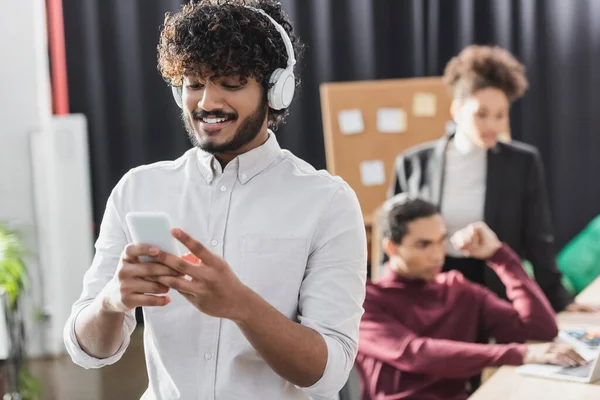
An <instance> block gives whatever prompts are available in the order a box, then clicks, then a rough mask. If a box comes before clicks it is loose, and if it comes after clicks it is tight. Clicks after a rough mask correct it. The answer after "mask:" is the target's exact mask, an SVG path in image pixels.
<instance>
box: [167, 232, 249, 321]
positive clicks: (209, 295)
mask: <svg viewBox="0 0 600 400" xmlns="http://www.w3.org/2000/svg"><path fill="white" fill-rule="evenodd" d="M173 236H174V237H175V238H176V239H177V240H179V241H180V242H181V243H182V244H183V245H184V246H185V247H187V248H188V250H189V251H190V252H191V253H192V254H193V255H194V256H196V257H197V259H198V260H197V262H193V261H192V260H191V259H192V257H190V256H184V257H182V258H180V257H176V256H174V255H172V254H168V253H164V252H160V253H159V254H158V255H157V256H156V257H155V259H156V261H157V262H159V263H161V264H164V265H167V266H169V267H171V268H172V269H173V270H174V271H177V272H178V273H179V276H158V277H156V278H155V281H156V282H158V283H160V284H161V285H164V286H166V287H170V288H172V289H175V290H177V291H178V292H179V293H181V294H182V295H183V296H184V297H185V298H186V299H188V300H189V301H190V303H192V304H193V305H194V306H195V307H196V308H197V309H198V310H200V311H201V312H203V313H205V314H208V315H210V316H213V317H217V318H226V319H230V320H232V321H234V322H238V321H240V320H242V319H243V316H244V315H245V313H246V308H247V301H246V299H249V298H251V297H252V294H254V292H252V290H251V289H250V288H248V287H247V286H245V285H244V284H243V283H242V282H241V281H240V280H239V279H238V277H237V276H236V275H235V274H234V273H233V271H232V270H231V267H230V266H229V265H228V264H227V263H226V262H225V260H223V259H222V258H221V257H219V256H217V255H216V254H214V253H212V252H211V251H209V250H208V249H207V248H206V247H204V246H203V245H202V244H201V243H200V242H198V241H196V240H194V239H193V238H192V237H191V236H190V235H188V234H187V233H185V232H183V231H182V230H180V229H173ZM186 277H188V278H187V279H186Z"/></svg>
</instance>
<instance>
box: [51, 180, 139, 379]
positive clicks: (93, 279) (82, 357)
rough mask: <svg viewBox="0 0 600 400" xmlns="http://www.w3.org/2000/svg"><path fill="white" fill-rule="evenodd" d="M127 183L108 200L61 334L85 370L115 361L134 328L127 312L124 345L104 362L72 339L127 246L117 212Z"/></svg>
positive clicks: (131, 313)
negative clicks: (90, 258) (81, 317)
mask: <svg viewBox="0 0 600 400" xmlns="http://www.w3.org/2000/svg"><path fill="white" fill-rule="evenodd" d="M126 181H127V175H126V176H125V177H124V178H123V179H122V180H121V182H119V184H117V186H116V187H115V189H114V190H113V192H112V193H111V195H110V197H109V199H108V202H107V205H106V210H105V212H104V217H103V219H102V224H101V226H100V235H99V236H98V240H97V241H96V245H95V247H96V253H95V255H94V259H93V261H92V265H91V267H90V268H89V269H88V271H87V272H86V273H85V276H84V278H83V291H82V293H81V296H80V297H79V299H78V300H77V301H76V302H75V304H74V305H73V307H72V310H71V315H70V316H69V319H68V320H67V323H66V324H65V328H64V332H63V339H64V342H65V346H66V349H67V352H68V353H69V355H70V356H71V358H72V360H73V362H74V363H75V364H77V365H79V366H81V367H84V368H86V369H87V368H100V367H103V366H105V365H110V364H114V363H115V362H117V361H118V360H119V359H120V358H121V356H122V355H123V353H124V352H125V350H126V349H127V346H128V345H129V340H130V336H131V333H132V332H133V330H134V329H135V326H136V321H135V313H134V311H131V312H128V313H126V314H125V322H124V324H123V332H122V336H123V343H122V345H121V347H120V348H119V350H118V351H117V352H116V353H115V354H114V355H112V356H111V357H108V358H103V359H98V358H95V357H92V356H90V355H89V354H87V353H86V352H85V351H84V350H83V349H82V348H81V346H80V345H79V342H78V341H77V337H76V336H75V321H76V319H77V316H78V315H79V313H81V311H82V310H83V309H84V308H86V307H87V306H88V305H90V304H91V303H92V301H94V299H95V298H96V296H98V294H99V293H100V292H101V291H102V289H104V287H105V286H106V284H107V283H108V282H109V281H110V280H111V279H112V278H113V276H114V275H115V272H116V271H117V268H118V266H119V262H120V259H121V254H122V253H123V250H124V249H125V247H126V246H127V243H128V240H127V235H126V233H125V230H124V228H123V226H124V225H123V218H121V215H120V214H121V213H120V212H119V210H122V209H123V190H124V186H125V183H126Z"/></svg>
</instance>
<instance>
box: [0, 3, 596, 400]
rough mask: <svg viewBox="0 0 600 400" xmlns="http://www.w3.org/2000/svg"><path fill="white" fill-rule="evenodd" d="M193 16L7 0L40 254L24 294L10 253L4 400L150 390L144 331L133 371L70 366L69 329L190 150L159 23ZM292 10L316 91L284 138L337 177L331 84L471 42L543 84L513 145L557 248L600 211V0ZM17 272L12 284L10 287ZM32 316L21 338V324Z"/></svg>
mask: <svg viewBox="0 0 600 400" xmlns="http://www.w3.org/2000/svg"><path fill="white" fill-rule="evenodd" d="M183 3H184V1H182V0H144V1H142V0H127V1H117V0H102V1H100V0H85V1H81V0H46V1H42V0H19V1H14V0H0V52H1V54H2V62H1V64H0V221H2V228H0V229H1V231H0V232H1V234H0V240H3V238H10V240H12V242H11V243H15V240H17V239H15V240H13V238H15V237H18V240H17V241H18V243H20V245H21V247H23V248H24V249H25V250H27V251H26V252H25V253H22V252H19V253H18V257H16V258H15V259H17V260H19V262H20V264H19V265H22V266H23V267H24V269H26V271H27V274H28V286H27V287H26V288H25V287H23V288H21V286H22V285H21V283H22V275H19V274H18V273H15V272H14V268H13V269H10V268H9V267H7V265H9V264H8V261H6V260H8V254H9V253H7V252H6V251H4V252H3V251H1V250H2V248H0V260H3V261H0V279H5V281H0V286H2V285H4V287H5V290H6V294H4V295H3V296H4V297H3V302H4V307H3V309H4V313H5V314H6V315H7V320H8V324H7V325H6V328H5V331H4V332H5V333H4V336H3V339H2V340H4V342H5V343H6V345H5V347H6V349H7V350H6V355H5V357H4V361H2V362H1V364H2V374H1V376H0V379H1V380H2V381H1V385H0V388H2V390H3V391H5V392H10V391H16V390H17V388H16V385H17V382H18V379H16V376H17V372H16V371H17V370H19V369H22V370H28V371H29V373H30V374H32V375H33V377H32V378H31V379H29V380H27V382H26V383H25V384H23V382H21V389H23V387H30V386H31V390H32V391H33V392H36V391H37V392H41V395H40V396H41V397H40V396H38V398H42V399H61V400H62V399H92V400H94V399H116V398H119V399H135V398H139V395H141V393H142V392H143V390H144V389H145V384H146V381H145V379H146V371H145V369H144V360H143V351H142V348H141V344H140V343H141V336H139V335H138V339H137V342H135V341H134V342H135V343H137V345H136V344H135V343H134V345H133V347H132V348H131V349H130V351H129V352H128V355H127V358H126V359H124V360H122V361H121V362H120V363H118V364H116V365H115V366H112V367H110V368H107V369H105V370H103V371H84V370H81V369H79V368H78V367H75V366H74V365H72V364H71V363H70V360H69V359H67V358H66V357H65V356H64V351H63V347H62V346H63V345H62V326H63V325H64V322H65V321H66V318H67V316H68V314H69V311H70V306H71V304H72V303H73V302H74V300H75V299H76V298H77V297H78V295H79V293H80V291H81V279H82V276H83V273H84V272H85V270H86V269H87V268H88V266H89V263H90V261H91V257H92V255H93V247H92V245H93V241H94V240H95V237H96V235H97V233H98V228H99V223H100V221H101V218H102V215H103V212H104V206H105V203H106V200H107V198H108V196H109V194H110V191H111V190H112V188H113V186H114V185H115V184H116V183H117V181H118V180H119V179H120V178H121V176H122V175H123V174H124V173H125V172H127V170H128V169H130V168H132V167H135V166H138V165H140V164H147V163H151V162H155V161H158V160H164V159H174V158H176V157H178V156H179V155H181V154H182V153H183V152H184V151H186V150H187V149H188V148H189V147H190V143H189V141H188V137H187V135H186V133H185V130H184V129H183V125H182V123H181V119H180V115H179V113H180V110H179V109H178V108H177V107H176V105H175V104H174V103H173V101H172V98H171V94H170V89H169V87H168V86H167V85H166V83H165V82H164V81H163V80H162V79H161V77H160V75H159V74H158V72H157V69H156V45H157V42H158V35H159V27H160V25H161V23H162V21H163V20H164V16H165V13H166V12H169V11H174V10H177V9H178V8H179V7H180V5H181V4H183ZM282 6H283V9H284V10H285V11H286V12H287V13H288V15H289V16H290V18H291V20H292V21H293V25H294V28H295V30H296V32H298V34H299V36H300V38H301V39H302V40H303V41H304V42H305V43H306V44H307V51H306V55H305V58H304V62H303V64H302V65H300V66H298V70H297V73H298V74H299V75H300V76H301V79H302V88H301V90H300V92H299V93H298V95H297V97H296V98H295V101H294V103H293V105H292V107H291V110H290V115H289V117H288V118H287V122H286V123H285V124H284V125H283V126H282V127H281V128H280V129H279V131H278V132H277V135H278V140H279V142H280V144H281V145H282V147H284V148H287V149H289V150H291V151H292V152H293V153H295V154H296V155H297V156H299V157H301V158H303V159H304V160H306V161H307V162H309V163H310V164H312V165H313V166H314V167H316V168H318V169H320V168H325V167H326V155H325V154H326V152H325V143H324V134H323V120H322V106H321V97H320V91H319V90H320V86H321V85H322V84H324V83H327V82H342V81H343V82H348V81H365V80H368V81H372V80H382V79H402V78H412V77H426V76H440V75H441V74H442V73H443V69H444V66H445V65H446V63H447V62H448V60H449V59H450V58H451V57H452V56H454V55H455V54H457V53H458V52H459V51H460V50H461V49H463V48H464V47H465V46H467V45H469V44H473V43H476V44H497V45H499V46H501V47H504V48H506V49H507V50H509V51H510V52H512V53H513V54H514V55H515V56H516V57H517V58H518V59H519V60H520V61H521V62H523V63H524V64H525V66H526V68H527V76H528V79H529V82H530V88H529V90H528V92H527V93H526V95H525V97H524V98H522V99H520V100H519V101H517V102H516V103H515V104H514V105H513V106H512V108H511V129H510V133H511V137H512V139H514V140H519V141H523V142H526V143H528V144H531V145H533V146H535V147H537V148H538V149H539V151H540V154H541V157H542V159H543V162H544V166H545V178H546V184H547V190H548V197H549V201H550V206H551V214H552V218H553V225H554V230H555V235H556V242H555V244H556V247H557V250H560V249H562V248H564V247H565V246H566V245H567V244H569V243H570V241H572V240H573V239H574V238H576V237H577V235H578V234H580V232H582V231H583V230H584V229H585V228H586V226H588V224H590V222H591V221H593V220H594V218H595V217H596V216H598V215H599V214H600V185H599V184H598V177H597V176H596V174H597V172H598V171H600V157H598V155H599V154H600V135H599V132H598V131H599V129H600V74H598V71H600V24H598V21H600V1H598V0H577V1H570V0H477V1H476V0H282ZM440 135H443V132H440ZM12 231H17V232H18V236H14V235H13V234H11V233H10V232H12ZM10 240H9V239H5V240H4V241H3V242H0V243H7V242H8V241H10ZM3 246H6V245H3ZM11 254H12V253H11ZM10 265H14V264H10ZM3 269H9V270H10V271H12V272H11V273H10V274H8V275H10V279H12V281H11V280H10V279H9V278H1V277H4V276H5V275H6V276H8V275H7V273H5V272H4V270H3ZM10 285H13V286H10ZM15 285H16V286H15ZM14 287H17V289H11V288H14ZM580 289H581V288H576V287H575V288H572V290H575V291H577V290H580ZM11 290H12V292H11ZM14 293H16V294H14ZM11 296H13V297H11ZM15 304H16V305H17V306H15ZM15 310H17V311H15ZM19 321H23V325H24V328H23V329H22V330H19V329H15V328H14V327H15V326H16V325H19V326H20V324H19ZM140 322H141V321H140ZM15 324H16V325H15ZM141 329H143V328H142V327H141V328H140V330H141ZM21 331H22V332H21ZM2 332H3V331H2V327H0V333H2ZM23 332H24V335H23V334H22V333H23ZM0 336H1V335H0ZM9 339H10V340H9ZM4 342H3V343H4ZM1 347H2V346H0V349H1ZM21 354H24V355H26V356H25V357H21V356H20V355H21ZM22 358H25V359H27V358H31V361H30V362H29V363H27V365H26V367H23V368H21V367H20V364H19V363H17V364H15V360H17V361H18V360H21V359H22ZM23 376H25V375H23ZM123 376H127V377H128V379H126V380H122V379H121V377H123ZM117 381H118V382H120V383H119V384H118V385H120V386H115V382H117ZM38 386H41V389H40V388H39V387H38ZM3 393H4V392H3ZM136 396H137V397H136ZM32 398H35V397H32Z"/></svg>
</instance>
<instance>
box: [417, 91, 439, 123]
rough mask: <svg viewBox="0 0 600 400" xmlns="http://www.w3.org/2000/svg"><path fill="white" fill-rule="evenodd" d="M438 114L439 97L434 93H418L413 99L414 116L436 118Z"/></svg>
mask: <svg viewBox="0 0 600 400" xmlns="http://www.w3.org/2000/svg"><path fill="white" fill-rule="evenodd" d="M436 113H437V96H436V95H435V94H433V93H416V94H415V97H414V98H413V115H414V116H415V117H435V114H436Z"/></svg>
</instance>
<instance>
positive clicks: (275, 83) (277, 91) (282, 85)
mask: <svg viewBox="0 0 600 400" xmlns="http://www.w3.org/2000/svg"><path fill="white" fill-rule="evenodd" d="M269 84H270V85H271V89H269V93H268V99H269V107H271V108H272V109H273V110H283V109H284V108H288V107H289V106H290V104H291V103H292V99H293V98H294V91H295V90H296V80H295V78H294V73H293V72H292V70H291V69H287V68H286V69H283V68H278V69H276V70H275V71H274V72H273V73H272V74H271V77H270V78H269Z"/></svg>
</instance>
